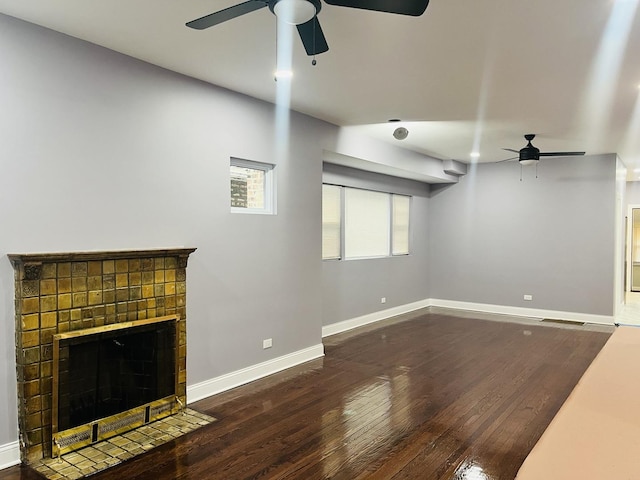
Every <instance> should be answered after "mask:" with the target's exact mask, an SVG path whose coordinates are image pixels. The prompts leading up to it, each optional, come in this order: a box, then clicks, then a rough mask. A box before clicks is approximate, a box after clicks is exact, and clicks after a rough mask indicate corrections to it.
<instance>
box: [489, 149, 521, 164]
mask: <svg viewBox="0 0 640 480" xmlns="http://www.w3.org/2000/svg"><path fill="white" fill-rule="evenodd" d="M503 150H506V149H503ZM511 160H518V157H511V158H505V159H504V160H498V161H497V162H494V163H502V162H510V161H511Z"/></svg>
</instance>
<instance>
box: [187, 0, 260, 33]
mask: <svg viewBox="0 0 640 480" xmlns="http://www.w3.org/2000/svg"><path fill="white" fill-rule="evenodd" d="M266 6H267V2H265V1H262V0H249V1H248V2H244V3H239V4H238V5H234V6H233V7H229V8H225V9H224V10H220V11H219V12H215V13H210V14H209V15H205V16H204V17H201V18H197V19H196V20H191V21H190V22H187V23H186V25H187V27H190V28H195V29H196V30H204V29H205V28H209V27H213V26H214V25H218V24H219V23H222V22H226V21H227V20H232V19H234V18H236V17H239V16H241V15H244V14H246V13H251V12H253V11H255V10H260V9H261V8H264V7H266Z"/></svg>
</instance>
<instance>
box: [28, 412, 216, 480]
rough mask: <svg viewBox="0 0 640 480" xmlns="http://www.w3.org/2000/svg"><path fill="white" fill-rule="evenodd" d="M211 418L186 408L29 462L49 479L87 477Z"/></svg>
mask: <svg viewBox="0 0 640 480" xmlns="http://www.w3.org/2000/svg"><path fill="white" fill-rule="evenodd" d="M214 421H215V419H214V418H212V417H210V416H208V415H205V414H203V413H200V412H196V411H194V410H191V409H188V408H187V409H186V410H185V411H184V414H180V413H179V414H177V415H173V416H171V417H167V418H163V419H161V420H158V421H157V422H154V423H151V424H149V425H145V426H143V427H140V428H138V429H136V430H133V431H130V432H127V433H123V434H122V435H118V436H116V437H114V438H110V439H108V440H104V441H102V442H99V443H96V444H95V445H91V446H89V447H85V448H83V449H81V450H78V451H75V452H72V453H67V454H66V455H62V457H61V458H47V459H43V460H41V461H40V462H36V463H34V464H32V465H31V466H32V467H33V468H34V469H35V470H36V471H38V472H40V473H41V474H42V475H44V476H45V477H46V478H47V479H49V480H75V479H78V478H83V477H88V476H90V475H93V474H95V473H98V472H100V471H102V470H105V469H107V468H110V467H114V466H116V465H118V464H119V463H122V462H124V461H126V460H129V459H130V458H133V457H135V456H137V455H141V454H143V453H144V452H146V451H148V450H151V449H152V448H154V447H157V446H160V445H162V444H164V443H167V442H169V441H171V440H173V439H175V438H178V437H180V436H182V435H184V434H185V433H189V432H191V431H193V430H195V429H197V428H200V427H202V426H204V425H208V424H209V423H211V422H214Z"/></svg>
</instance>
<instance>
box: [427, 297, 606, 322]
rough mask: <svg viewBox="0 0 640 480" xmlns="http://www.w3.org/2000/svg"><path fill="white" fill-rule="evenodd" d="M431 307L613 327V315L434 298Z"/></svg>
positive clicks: (430, 302) (430, 303)
mask: <svg viewBox="0 0 640 480" xmlns="http://www.w3.org/2000/svg"><path fill="white" fill-rule="evenodd" d="M429 306H432V307H444V308H454V309H457V310H470V311H474V312H484V313H498V314H501V315H513V316H515V317H531V318H540V319H543V318H550V319H554V320H572V321H575V322H585V323H597V324H600V325H613V316H612V315H594V314H591V313H579V312H563V311H558V310H542V309H538V308H524V307H511V306H508V305H491V304H488V303H472V302H458V301H455V300H440V299H437V298H432V299H430V300H429Z"/></svg>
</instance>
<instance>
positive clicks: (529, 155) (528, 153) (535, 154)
mask: <svg viewBox="0 0 640 480" xmlns="http://www.w3.org/2000/svg"><path fill="white" fill-rule="evenodd" d="M527 160H533V161H537V160H540V149H539V148H536V147H534V146H533V145H531V142H529V144H528V145H527V146H526V147H524V148H522V149H520V161H521V162H523V161H527Z"/></svg>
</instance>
